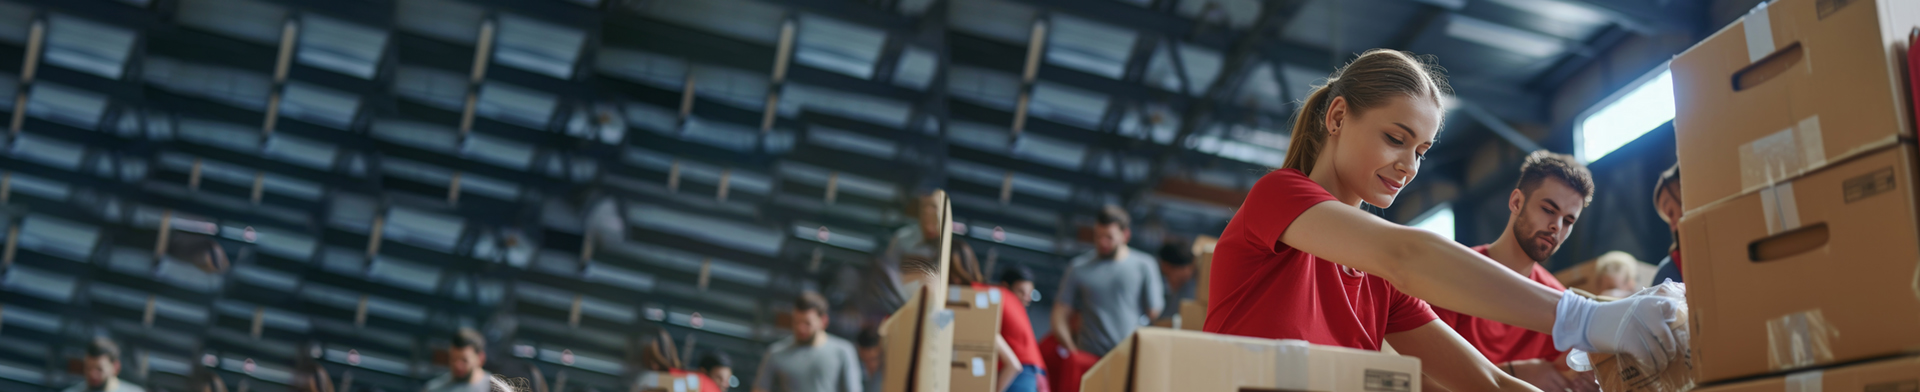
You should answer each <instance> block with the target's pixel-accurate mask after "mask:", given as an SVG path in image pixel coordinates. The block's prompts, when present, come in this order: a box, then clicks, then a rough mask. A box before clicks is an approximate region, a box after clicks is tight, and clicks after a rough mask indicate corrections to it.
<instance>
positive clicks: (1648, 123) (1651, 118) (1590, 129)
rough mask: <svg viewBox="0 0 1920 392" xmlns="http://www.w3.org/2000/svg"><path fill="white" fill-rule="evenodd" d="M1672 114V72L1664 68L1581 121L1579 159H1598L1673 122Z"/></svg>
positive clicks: (1588, 160) (1591, 160) (1589, 160)
mask: <svg viewBox="0 0 1920 392" xmlns="http://www.w3.org/2000/svg"><path fill="white" fill-rule="evenodd" d="M1673 113H1674V109H1673V71H1670V70H1666V69H1661V70H1660V73H1659V74H1656V75H1653V77H1652V78H1649V79H1645V80H1643V81H1641V82H1640V83H1638V84H1637V85H1635V86H1633V87H1630V88H1629V89H1628V90H1626V93H1625V94H1621V95H1618V96H1617V97H1616V98H1614V99H1612V100H1610V101H1607V103H1605V104H1603V105H1602V106H1601V107H1600V108H1599V110H1595V111H1593V112H1592V113H1591V114H1588V115H1587V117H1586V118H1585V119H1582V120H1581V121H1580V129H1579V131H1578V134H1579V135H1580V145H1579V153H1580V159H1581V160H1584V161H1587V162H1593V161H1596V160H1599V159H1600V157H1603V156H1606V155H1607V153H1610V152H1613V150H1617V149H1619V148H1620V147H1621V146H1625V145H1627V143H1629V142H1632V141H1633V140H1634V139H1638V138H1640V135H1644V134H1646V133H1647V132H1648V131H1652V130H1653V129H1654V128H1659V127H1660V125H1661V124H1665V123H1667V122H1668V121H1672V120H1673Z"/></svg>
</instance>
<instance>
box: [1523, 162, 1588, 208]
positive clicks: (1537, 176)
mask: <svg viewBox="0 0 1920 392" xmlns="http://www.w3.org/2000/svg"><path fill="white" fill-rule="evenodd" d="M1548 178H1556V179H1559V180H1560V181H1561V182H1565V183H1566V184H1567V186H1568V187H1571V188H1573V191H1574V192H1580V200H1581V202H1580V204H1581V205H1583V206H1584V205H1586V204H1588V203H1592V202H1593V173H1592V172H1588V171H1587V165H1582V164H1580V162H1579V161H1576V160H1574V158H1573V156H1572V155H1567V154H1556V153H1554V152H1552V151H1547V150H1540V151H1534V152H1533V153H1532V154H1527V159H1526V161H1525V162H1523V163H1521V164H1520V183H1519V184H1515V185H1514V189H1519V190H1520V192H1523V193H1526V195H1527V197H1529V198H1531V197H1533V190H1535V189H1540V183H1541V181H1545V180H1546V179H1548Z"/></svg>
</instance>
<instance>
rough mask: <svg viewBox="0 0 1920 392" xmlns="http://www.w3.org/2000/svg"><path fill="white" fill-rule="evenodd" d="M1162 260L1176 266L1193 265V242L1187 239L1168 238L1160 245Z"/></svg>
mask: <svg viewBox="0 0 1920 392" xmlns="http://www.w3.org/2000/svg"><path fill="white" fill-rule="evenodd" d="M1160 262H1162V263H1167V265H1171V266H1175V267H1185V266H1189V265H1193V244H1190V243H1187V241H1186V240H1180V239H1175V240H1168V241H1167V242H1166V243H1165V244H1161V245H1160Z"/></svg>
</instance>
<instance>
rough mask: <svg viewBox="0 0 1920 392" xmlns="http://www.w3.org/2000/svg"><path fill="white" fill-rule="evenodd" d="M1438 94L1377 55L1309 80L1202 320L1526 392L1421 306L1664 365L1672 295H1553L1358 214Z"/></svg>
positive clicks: (1405, 170) (1407, 61)
mask: <svg viewBox="0 0 1920 392" xmlns="http://www.w3.org/2000/svg"><path fill="white" fill-rule="evenodd" d="M1445 94H1447V93H1446V87H1445V81H1444V76H1442V75H1440V74H1439V69H1438V68H1437V67H1433V66H1430V65H1428V64H1427V63H1426V62H1423V61H1421V60H1419V59H1416V58H1415V57H1413V56H1412V55H1411V54H1408V53H1404V52H1399V51H1393V50H1382V49H1376V50H1371V51H1368V52H1366V53H1364V54H1362V55H1360V57H1359V58H1356V59H1354V60H1353V62H1352V63H1349V64H1348V65H1347V66H1346V67H1344V69H1342V70H1339V71H1336V72H1335V73H1334V75H1332V76H1330V77H1329V78H1328V81H1327V84H1326V85H1325V86H1322V87H1319V88H1316V89H1315V90H1314V92H1313V94H1312V95H1311V96H1310V97H1309V98H1308V99H1307V100H1306V102H1305V103H1304V104H1302V105H1301V108H1300V111H1299V113H1298V114H1297V115H1296V118H1295V120H1294V127H1293V136H1292V143H1290V144H1289V145H1288V148H1287V157H1286V161H1285V164H1284V165H1283V167H1282V168H1281V169H1280V170H1275V171H1273V172H1271V173H1268V174H1267V175H1266V176H1264V177H1262V178H1261V179H1260V181H1258V182H1257V183H1255V184H1254V186H1253V189H1252V190H1251V191H1250V192H1249V193H1248V195H1247V199H1246V201H1245V202H1244V203H1243V204H1242V205H1241V207H1240V209H1239V210H1238V211H1237V212H1235V214H1234V216H1233V220H1232V221H1230V222H1229V223H1228V224H1227V228H1226V230H1225V231H1224V232H1222V233H1221V236H1220V242H1219V244H1218V245H1217V246H1216V247H1215V249H1214V259H1213V265H1212V272H1211V273H1212V276H1211V279H1212V283H1211V286H1210V287H1209V290H1211V291H1209V300H1210V301H1209V302H1208V304H1207V320H1206V326H1205V330H1206V331H1207V332H1215V333H1224V334H1232V335H1242V336H1252V337H1262V338H1270V339H1300V340H1306V341H1308V342H1311V343H1315V344H1325V345H1337V346H1345V347H1353V348H1360V349H1368V350H1378V349H1380V347H1381V344H1382V342H1383V341H1385V342H1391V343H1392V345H1393V348H1394V349H1395V350H1396V351H1398V352H1399V353H1401V354H1404V355H1411V356H1414V357H1419V358H1421V366H1422V370H1423V373H1425V374H1426V375H1427V376H1428V377H1429V379H1430V380H1431V381H1436V382H1438V383H1439V384H1440V385H1442V386H1445V387H1447V388H1449V389H1452V390H1454V391H1491V390H1509V391H1525V390H1533V387H1532V386H1529V385H1527V384H1526V383H1525V382H1521V381H1520V380H1518V379H1515V378H1513V377H1512V376H1511V375H1509V374H1507V373H1505V372H1504V371H1502V370H1501V369H1500V368H1498V367H1495V366H1494V365H1493V364H1492V363H1491V362H1488V361H1487V359H1486V358H1485V357H1483V356H1481V355H1480V354H1479V352H1478V351H1475V350H1474V348H1473V347H1472V346H1471V345H1469V344H1468V343H1467V342H1466V341H1464V340H1462V339H1461V338H1460V336H1459V335H1457V334H1455V333H1454V331H1453V330H1452V329H1451V328H1448V327H1447V325H1446V324H1445V323H1442V322H1438V321H1437V320H1436V318H1435V316H1434V314H1433V310H1432V309H1431V308H1430V307H1429V306H1428V305H1427V302H1428V301H1432V302H1433V303H1435V304H1439V305H1441V306H1444V307H1446V308H1448V309H1452V310H1455V311H1459V312H1461V313H1465V314H1469V315H1474V316H1479V317H1482V318H1486V319H1491V320H1494V321H1499V322H1502V323H1506V324H1509V325H1514V326H1519V327H1522V328H1527V329H1531V330H1535V331H1540V332H1546V333H1552V334H1553V335H1554V340H1555V345H1556V346H1557V347H1558V348H1560V349H1562V350H1565V349H1569V348H1580V349H1582V350H1586V351H1597V352H1618V353H1624V354H1627V355H1628V356H1629V358H1634V359H1635V360H1636V361H1640V362H1642V363H1643V364H1644V365H1643V367H1645V368H1648V369H1654V370H1657V369H1661V368H1663V367H1664V366H1665V363H1666V361H1667V360H1668V359H1670V358H1672V357H1673V356H1674V354H1675V352H1676V348H1675V347H1676V346H1675V343H1674V340H1673V331H1672V329H1671V328H1670V327H1669V326H1668V323H1669V322H1670V321H1672V320H1673V318H1674V310H1675V306H1676V305H1677V304H1675V303H1674V302H1672V300H1670V299H1663V298H1656V297H1636V298H1630V299H1627V300H1624V301H1619V302H1610V303H1605V304H1601V303H1596V302H1593V301H1591V300H1587V299H1585V298H1581V297H1578V296H1572V295H1566V294H1563V293H1562V292H1560V291H1556V290H1553V289H1551V288H1548V287H1546V286H1542V285H1540V284H1538V283H1535V282H1533V281H1531V280H1527V279H1526V278H1525V277H1522V276H1520V275H1519V274H1516V273H1514V272H1513V271H1511V270H1508V269H1507V268H1505V267H1502V266H1500V265H1499V264H1497V263H1495V262H1493V261H1492V260H1489V259H1487V258H1485V257H1484V256H1481V255H1480V254H1479V253H1475V252H1474V251H1472V250H1469V249H1467V247H1465V246H1461V245H1460V244H1457V243H1454V242H1453V241H1451V240H1449V239H1446V238H1444V237H1440V236H1439V235H1436V234H1433V233H1430V232H1427V231H1424V230H1420V229H1414V228H1409V227H1406V226H1401V225H1398V224H1394V223H1392V222H1388V221H1386V220H1384V219H1380V218H1379V217H1377V216H1374V215H1372V214H1369V213H1367V212H1366V211H1363V210H1361V209H1360V208H1359V207H1360V204H1361V203H1367V204H1372V205H1374V206H1377V207H1380V208H1386V207H1387V206H1389V205H1392V204H1393V200H1394V197H1395V196H1397V195H1398V194H1399V192H1400V189H1401V188H1402V187H1404V186H1406V184H1407V183H1408V182H1409V181H1411V180H1413V177H1414V175H1415V174H1417V173H1418V171H1419V169H1420V162H1421V160H1422V159H1424V157H1425V155H1426V152H1427V149H1428V148H1429V147H1432V145H1433V141H1434V138H1435V136H1436V134H1437V133H1438V132H1439V130H1440V124H1441V119H1442V116H1443V114H1444V111H1443V109H1442V107H1441V103H1440V98H1441V97H1443V96H1444V95H1445ZM1293 228H1301V229H1300V230H1292V229H1293ZM1555 392H1557V391H1555Z"/></svg>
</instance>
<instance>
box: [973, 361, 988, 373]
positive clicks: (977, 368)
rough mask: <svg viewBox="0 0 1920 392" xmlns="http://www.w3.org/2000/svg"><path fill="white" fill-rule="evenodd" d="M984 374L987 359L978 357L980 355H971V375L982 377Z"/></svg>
mask: <svg viewBox="0 0 1920 392" xmlns="http://www.w3.org/2000/svg"><path fill="white" fill-rule="evenodd" d="M986 375H987V361H986V360H984V359H980V357H973V376H974V377H983V376H986Z"/></svg>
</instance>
